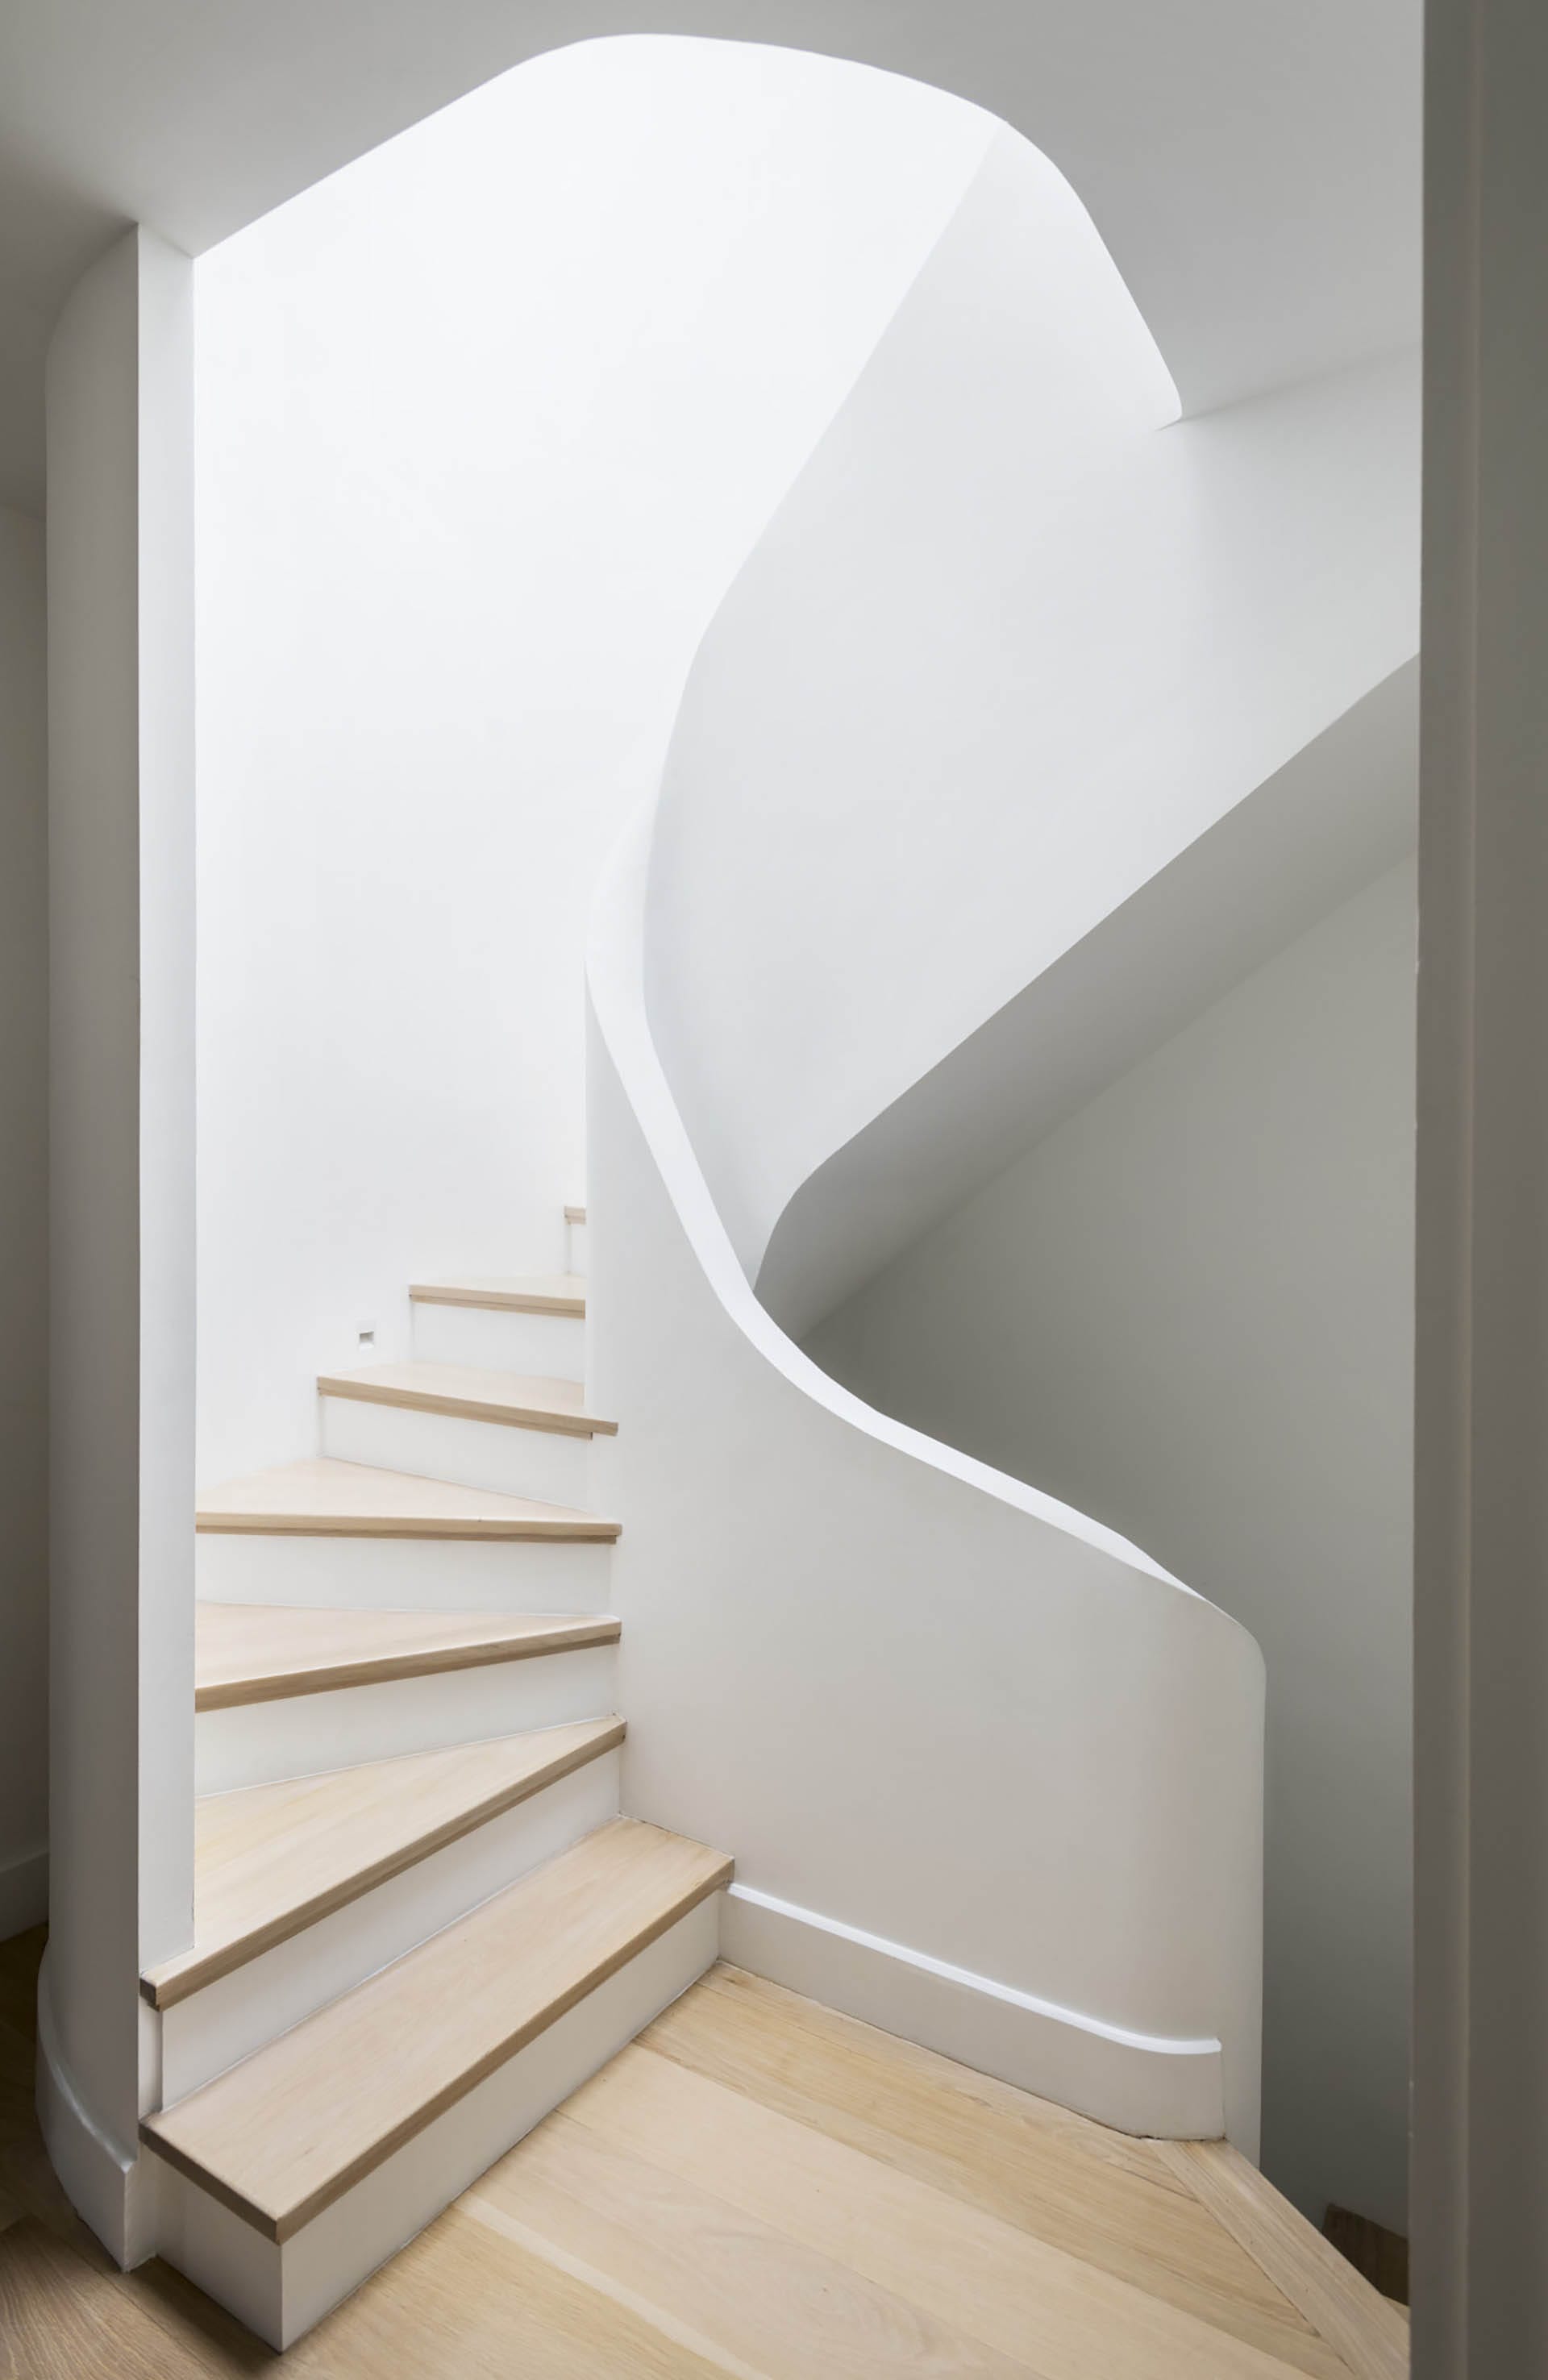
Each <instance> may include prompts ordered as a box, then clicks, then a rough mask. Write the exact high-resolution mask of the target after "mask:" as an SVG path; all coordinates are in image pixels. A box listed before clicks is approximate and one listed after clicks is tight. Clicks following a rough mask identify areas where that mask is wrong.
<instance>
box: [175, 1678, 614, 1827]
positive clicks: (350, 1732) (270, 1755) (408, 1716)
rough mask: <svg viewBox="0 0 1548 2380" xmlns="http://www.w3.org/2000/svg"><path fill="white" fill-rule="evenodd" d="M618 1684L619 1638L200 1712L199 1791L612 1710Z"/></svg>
mask: <svg viewBox="0 0 1548 2380" xmlns="http://www.w3.org/2000/svg"><path fill="white" fill-rule="evenodd" d="M616 1691H617V1688H616V1648H615V1646H613V1645H585V1646H583V1647H582V1648H581V1649H580V1650H579V1651H578V1652H573V1653H534V1654H530V1655H529V1656H528V1657H527V1658H525V1659H524V1660H519V1661H489V1662H483V1663H481V1664H480V1665H479V1666H478V1667H477V1668H476V1669H467V1670H438V1671H437V1672H435V1674H434V1675H433V1676H431V1677H426V1678H392V1679H389V1680H387V1681H386V1682H384V1683H383V1684H380V1685H371V1686H340V1687H336V1688H334V1689H332V1690H330V1691H329V1692H327V1693H325V1694H287V1695H284V1696H281V1697H279V1698H278V1699H276V1700H275V1701H273V1702H263V1703H242V1704H239V1705H238V1706H237V1707H236V1708H235V1709H231V1710H205V1711H200V1712H199V1713H198V1714H197V1716H196V1718H195V1720H194V1747H193V1749H194V1790H195V1791H197V1792H200V1793H229V1792H234V1791H236V1790H237V1788H238V1786H242V1785H266V1784H271V1783H273V1782H274V1781H275V1780H277V1779H280V1778H282V1777H314V1776H316V1775H318V1774H319V1772H320V1771H322V1770H323V1769H325V1768H349V1767H355V1766H357V1765H358V1764H359V1763H360V1761H362V1760H390V1759H391V1758H392V1756H393V1755H394V1753H397V1752H433V1751H434V1750H436V1749H437V1748H438V1747H439V1746H441V1745H443V1744H448V1743H480V1742H481V1741H482V1740H483V1739H484V1738H485V1737H487V1736H493V1735H514V1734H516V1733H518V1731H519V1730H522V1729H524V1728H530V1727H559V1726H562V1725H564V1724H565V1723H566V1722H567V1720H570V1719H579V1718H607V1717H609V1716H610V1715H611V1714H612V1713H613V1712H614V1711H615V1710H616V1707H617V1705H616Z"/></svg>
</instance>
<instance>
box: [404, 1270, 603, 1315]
mask: <svg viewBox="0 0 1548 2380" xmlns="http://www.w3.org/2000/svg"><path fill="white" fill-rule="evenodd" d="M408 1294H409V1296H410V1297H411V1298H412V1299H413V1300H414V1302H415V1303H416V1304H417V1305H486V1306H489V1307H491V1308H492V1309H493V1310H494V1312H496V1313H500V1314H566V1315H575V1316H583V1315H584V1314H585V1311H586V1276H585V1274H584V1273H579V1272H555V1273H509V1274H483V1275H479V1274H467V1275H464V1276H463V1277H462V1278H461V1279H460V1280H457V1281H415V1282H414V1283H413V1285H412V1287H411V1288H410V1289H409V1292H408Z"/></svg>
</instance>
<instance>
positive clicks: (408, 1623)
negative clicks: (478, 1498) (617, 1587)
mask: <svg viewBox="0 0 1548 2380" xmlns="http://www.w3.org/2000/svg"><path fill="white" fill-rule="evenodd" d="M618 1633H619V1623H618V1621H616V1619H614V1618H613V1617H612V1616H611V1615H610V1614H608V1613H600V1612H599V1613H586V1614H579V1615H576V1616H573V1617H572V1616H568V1615H567V1614H565V1613H553V1612H519V1613H510V1614H500V1613H491V1612H460V1611H446V1612H440V1611H358V1610H357V1611H330V1610H323V1609H311V1608H307V1609H298V1608H296V1607H294V1606H291V1605H286V1604H276V1603H201V1604H198V1605H196V1607H195V1618H194V1706H195V1708H196V1709H198V1710H229V1709H233V1708H235V1707H237V1706H238V1705H241V1704H244V1703H260V1702H273V1701H274V1700H276V1699H278V1698H280V1697H282V1696H285V1695H289V1694H326V1693H329V1692H331V1691H332V1690H333V1689H334V1688H335V1687H338V1686H369V1685H379V1684H382V1683H384V1682H385V1681H387V1680H389V1679H393V1678H427V1677H433V1676H434V1675H436V1674H438V1673H439V1672H440V1671H442V1670H465V1669H477V1668H481V1667H483V1666H486V1665H488V1664H492V1663H494V1662H498V1661H519V1660H527V1659H534V1658H538V1657H539V1656H541V1655H542V1654H545V1653H563V1652H575V1651H579V1649H580V1648H581V1647H582V1646H584V1645H614V1644H616V1642H617V1640H618Z"/></svg>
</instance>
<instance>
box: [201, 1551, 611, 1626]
mask: <svg viewBox="0 0 1548 2380" xmlns="http://www.w3.org/2000/svg"><path fill="white" fill-rule="evenodd" d="M612 1555H613V1548H612V1546H611V1545H610V1544H608V1543H606V1542H605V1541H599V1542H596V1543H591V1544H589V1543H587V1542H586V1540H585V1539H583V1538H578V1539H575V1540H574V1541H571V1542H567V1541H565V1540H563V1539H560V1540H557V1541H555V1542H554V1543H552V1544H544V1543H542V1541H541V1540H539V1539H532V1540H530V1541H528V1542H523V1541H522V1540H520V1539H514V1540H510V1541H507V1542H506V1543H500V1542H498V1541H496V1542H494V1543H492V1544H488V1545H480V1544H479V1543H477V1542H476V1541H475V1540H473V1539H470V1538H467V1537H292V1536H272V1537H265V1536H245V1535H243V1536H223V1535H221V1534H220V1533H218V1532H217V1533H215V1534H213V1535H210V1536H203V1535H201V1536H199V1537H198V1538H197V1539H196V1540H195V1546H194V1561H195V1570H196V1575H197V1578H198V1581H199V1594H200V1599H201V1601H207V1602H210V1603H292V1604H296V1605H298V1606H301V1607H304V1608H308V1609H312V1608H316V1607H319V1606H320V1607H321V1608H322V1609H323V1610H331V1609H335V1608H337V1609H345V1610H349V1611H572V1612H573V1611H610V1610H611V1609H612V1608H613V1603H612V1597H613V1587H612V1575H613V1573H612Z"/></svg>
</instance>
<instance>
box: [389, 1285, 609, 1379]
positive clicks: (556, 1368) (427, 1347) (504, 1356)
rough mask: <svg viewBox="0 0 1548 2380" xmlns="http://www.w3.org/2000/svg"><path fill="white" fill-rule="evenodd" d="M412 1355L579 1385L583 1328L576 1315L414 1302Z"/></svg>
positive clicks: (583, 1363) (583, 1352) (583, 1359)
mask: <svg viewBox="0 0 1548 2380" xmlns="http://www.w3.org/2000/svg"><path fill="white" fill-rule="evenodd" d="M414 1354H415V1355H416V1356H417V1357H418V1359H419V1361H420V1362H421V1363H423V1364H476V1365H478V1366H481V1367H482V1368H484V1369H486V1370H494V1371H506V1372H534V1373H537V1374H538V1375H539V1376H540V1377H547V1378H552V1379H555V1380H583V1379H584V1378H585V1377H586V1324H585V1321H584V1319H583V1318H582V1317H581V1316H579V1315H578V1314H510V1313H506V1311H505V1310H504V1309H502V1308H499V1307H494V1306H488V1305H425V1304H424V1303H423V1302H422V1301H421V1299H419V1298H416V1299H415V1300H414Z"/></svg>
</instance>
